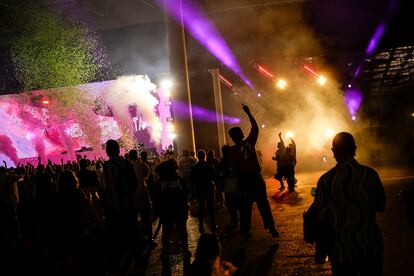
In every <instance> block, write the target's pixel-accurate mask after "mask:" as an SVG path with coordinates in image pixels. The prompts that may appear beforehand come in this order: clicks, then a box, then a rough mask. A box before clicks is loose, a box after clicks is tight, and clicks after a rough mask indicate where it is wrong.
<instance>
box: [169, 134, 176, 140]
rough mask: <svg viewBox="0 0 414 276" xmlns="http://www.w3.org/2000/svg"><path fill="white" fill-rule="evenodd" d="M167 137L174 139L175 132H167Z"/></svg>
mask: <svg viewBox="0 0 414 276" xmlns="http://www.w3.org/2000/svg"><path fill="white" fill-rule="evenodd" d="M168 138H171V139H175V138H177V134H175V133H174V132H171V133H168Z"/></svg>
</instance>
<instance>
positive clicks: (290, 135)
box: [285, 131, 295, 139]
mask: <svg viewBox="0 0 414 276" xmlns="http://www.w3.org/2000/svg"><path fill="white" fill-rule="evenodd" d="M285 137H286V139H290V138H294V137H295V133H293V132H292V131H288V132H286V135H285Z"/></svg>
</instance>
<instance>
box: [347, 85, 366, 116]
mask: <svg viewBox="0 0 414 276" xmlns="http://www.w3.org/2000/svg"><path fill="white" fill-rule="evenodd" d="M344 99H345V104H346V107H347V108H348V111H349V113H350V114H351V115H352V117H355V116H356V113H357V112H358V109H359V107H360V105H361V103H362V93H361V92H360V91H358V90H356V89H347V90H346V91H345V95H344Z"/></svg>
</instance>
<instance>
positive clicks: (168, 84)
mask: <svg viewBox="0 0 414 276" xmlns="http://www.w3.org/2000/svg"><path fill="white" fill-rule="evenodd" d="M172 86H173V83H172V81H171V80H168V79H167V80H163V81H162V82H161V87H162V88H164V89H170V88H171V87H172Z"/></svg>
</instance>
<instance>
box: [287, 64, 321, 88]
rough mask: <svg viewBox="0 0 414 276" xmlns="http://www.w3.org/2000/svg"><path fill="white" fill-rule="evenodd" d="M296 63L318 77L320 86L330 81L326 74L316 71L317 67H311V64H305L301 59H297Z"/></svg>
mask: <svg viewBox="0 0 414 276" xmlns="http://www.w3.org/2000/svg"><path fill="white" fill-rule="evenodd" d="M295 64H296V65H298V66H299V67H300V68H302V69H303V70H304V71H306V72H307V73H309V74H311V75H312V76H314V77H315V78H316V82H317V83H318V84H319V85H320V86H324V85H325V84H326V82H327V81H328V79H327V78H326V77H325V76H324V75H322V74H320V73H318V72H316V71H315V69H313V68H311V67H310V66H309V65H307V64H305V63H303V62H301V61H296V62H295Z"/></svg>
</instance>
